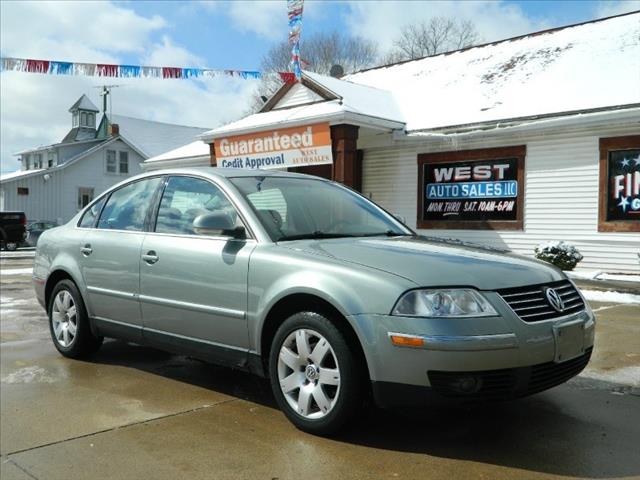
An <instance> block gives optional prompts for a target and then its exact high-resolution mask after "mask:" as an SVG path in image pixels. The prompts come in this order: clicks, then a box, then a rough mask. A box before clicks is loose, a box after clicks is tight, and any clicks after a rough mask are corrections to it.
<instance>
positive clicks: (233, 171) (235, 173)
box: [144, 167, 326, 180]
mask: <svg viewBox="0 0 640 480" xmlns="http://www.w3.org/2000/svg"><path fill="white" fill-rule="evenodd" d="M158 174H165V175H170V174H196V175H202V174H205V175H208V176H212V177H223V178H237V177H291V178H314V179H315V178H320V177H314V176H313V175H306V174H304V173H293V172H283V171H281V170H259V169H255V170H248V169H243V168H222V167H184V168H168V169H163V170H152V171H149V172H147V173H146V174H144V176H147V175H158ZM320 179H321V180H326V179H324V178H320Z"/></svg>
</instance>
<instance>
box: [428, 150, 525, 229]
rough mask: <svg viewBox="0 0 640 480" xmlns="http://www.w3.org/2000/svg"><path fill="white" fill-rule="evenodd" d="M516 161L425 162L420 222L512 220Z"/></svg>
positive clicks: (516, 194) (516, 199) (515, 196)
mask: <svg viewBox="0 0 640 480" xmlns="http://www.w3.org/2000/svg"><path fill="white" fill-rule="evenodd" d="M517 170H518V167H517V159H515V158H509V159H501V160H487V161H463V162H451V163H448V162H446V163H430V164H429V163H427V164H425V165H424V171H423V174H424V184H423V185H424V186H425V187H424V188H425V192H424V195H425V199H424V210H423V219H424V220H456V221H460V220H515V219H516V212H517V201H518V193H519V192H518V180H517Z"/></svg>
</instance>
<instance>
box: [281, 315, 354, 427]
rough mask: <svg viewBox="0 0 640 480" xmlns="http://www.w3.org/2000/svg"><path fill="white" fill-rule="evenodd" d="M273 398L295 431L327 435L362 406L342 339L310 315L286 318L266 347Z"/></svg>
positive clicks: (330, 326) (321, 317) (323, 321)
mask: <svg viewBox="0 0 640 480" xmlns="http://www.w3.org/2000/svg"><path fill="white" fill-rule="evenodd" d="M269 365H270V368H269V371H270V377H271V384H272V387H273V392H274V395H275V397H276V400H277V402H278V405H279V406H280V408H281V409H282V410H283V411H284V413H285V415H286V416H287V417H288V418H289V420H291V422H293V424H294V425H296V426H297V427H298V428H300V429H301V430H304V431H307V432H310V433H315V434H320V435H328V434H331V433H335V432H336V431H338V430H339V429H341V428H342V427H343V426H344V425H345V424H346V423H347V422H348V421H349V420H350V419H352V418H353V417H354V416H355V414H356V413H357V412H358V410H359V409H360V408H361V406H362V390H363V388H362V372H361V371H360V370H361V368H360V364H359V362H358V359H357V358H356V357H355V356H354V354H353V351H352V349H351V348H349V344H348V342H347V339H346V338H345V336H344V334H343V333H342V332H341V331H340V330H339V329H338V328H337V327H336V325H335V324H334V323H332V322H331V321H330V320H329V318H327V317H326V316H324V315H322V314H320V313H316V312H300V313H296V314H295V315H292V316H291V317H289V318H288V319H287V320H285V321H284V323H283V324H282V325H281V326H280V328H278V330H277V332H276V334H275V337H274V339H273V342H272V345H271V352H270V359H269Z"/></svg>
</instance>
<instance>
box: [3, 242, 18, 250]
mask: <svg viewBox="0 0 640 480" xmlns="http://www.w3.org/2000/svg"><path fill="white" fill-rule="evenodd" d="M4 248H5V249H6V250H7V251H9V252H14V251H16V250H17V249H18V244H17V243H16V242H8V243H6V244H5V246H4Z"/></svg>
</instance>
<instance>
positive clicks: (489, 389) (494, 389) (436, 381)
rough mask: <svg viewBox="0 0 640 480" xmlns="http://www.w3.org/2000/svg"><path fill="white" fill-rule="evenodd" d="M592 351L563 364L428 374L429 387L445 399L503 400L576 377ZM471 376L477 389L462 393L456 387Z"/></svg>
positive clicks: (588, 350) (433, 371) (434, 371)
mask: <svg viewBox="0 0 640 480" xmlns="http://www.w3.org/2000/svg"><path fill="white" fill-rule="evenodd" d="M592 351H593V348H591V347H590V348H588V349H586V350H585V353H583V354H582V355H580V356H579V357H576V358H574V359H572V360H568V361H566V362H563V363H555V362H548V363H541V364H538V365H534V366H532V367H521V368H506V369H501V370H486V371H478V372H442V371H437V370H431V371H429V372H428V376H429V382H430V383H431V388H433V389H434V390H435V391H436V392H437V393H439V394H440V395H442V396H444V397H448V398H454V399H458V400H468V401H483V400H506V399H510V398H517V397H524V396H527V395H532V394H534V393H538V392H542V391H543V390H547V389H549V388H551V387H555V386H556V385H560V384H561V383H564V382H566V381H567V380H569V379H570V378H572V377H575V376H576V375H578V374H579V373H580V372H581V371H582V370H583V369H584V367H586V366H587V363H589V359H590V358H591V352H592ZM469 377H473V378H475V379H476V380H477V381H478V385H479V388H478V389H477V390H476V391H474V392H472V393H463V392H461V391H459V389H457V388H456V385H459V381H460V380H461V379H464V378H469Z"/></svg>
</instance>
